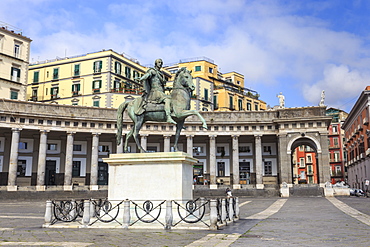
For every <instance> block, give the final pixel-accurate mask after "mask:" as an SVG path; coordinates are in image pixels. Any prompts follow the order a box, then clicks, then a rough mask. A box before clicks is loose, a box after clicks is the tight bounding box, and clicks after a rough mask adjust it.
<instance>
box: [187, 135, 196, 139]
mask: <svg viewBox="0 0 370 247" xmlns="http://www.w3.org/2000/svg"><path fill="white" fill-rule="evenodd" d="M193 137H194V135H186V138H188V139H192V138H193Z"/></svg>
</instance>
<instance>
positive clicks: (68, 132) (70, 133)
mask: <svg viewBox="0 0 370 247" xmlns="http://www.w3.org/2000/svg"><path fill="white" fill-rule="evenodd" d="M75 134H76V131H67V135H72V136H73V135H75Z"/></svg>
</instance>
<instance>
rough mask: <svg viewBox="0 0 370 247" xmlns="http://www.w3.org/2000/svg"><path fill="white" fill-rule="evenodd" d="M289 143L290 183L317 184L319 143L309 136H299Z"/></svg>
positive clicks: (318, 179) (318, 180) (318, 177)
mask: <svg viewBox="0 0 370 247" xmlns="http://www.w3.org/2000/svg"><path fill="white" fill-rule="evenodd" d="M290 144H291V145H290V161H291V167H290V168H291V176H292V177H291V181H292V184H319V183H320V176H319V172H320V169H319V167H320V166H319V162H318V151H320V153H321V148H320V143H318V142H316V141H315V139H312V138H310V137H305V136H301V137H298V138H295V139H294V140H292V141H291V143H290Z"/></svg>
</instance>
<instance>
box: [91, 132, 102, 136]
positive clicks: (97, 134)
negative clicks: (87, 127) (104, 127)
mask: <svg viewBox="0 0 370 247" xmlns="http://www.w3.org/2000/svg"><path fill="white" fill-rule="evenodd" d="M91 134H92V135H93V136H100V135H101V133H98V132H94V133H91Z"/></svg>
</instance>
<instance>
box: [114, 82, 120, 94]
mask: <svg viewBox="0 0 370 247" xmlns="http://www.w3.org/2000/svg"><path fill="white" fill-rule="evenodd" d="M120 88H121V81H120V80H118V79H116V80H114V88H113V89H114V91H115V92H117V91H119V89H120Z"/></svg>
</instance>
